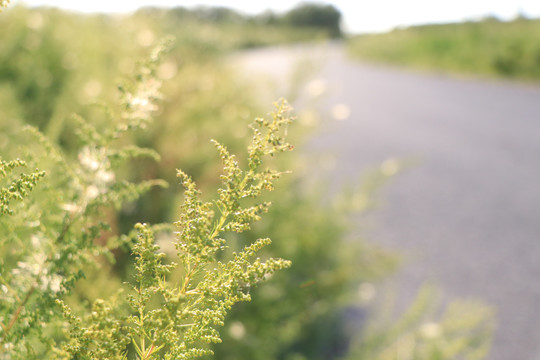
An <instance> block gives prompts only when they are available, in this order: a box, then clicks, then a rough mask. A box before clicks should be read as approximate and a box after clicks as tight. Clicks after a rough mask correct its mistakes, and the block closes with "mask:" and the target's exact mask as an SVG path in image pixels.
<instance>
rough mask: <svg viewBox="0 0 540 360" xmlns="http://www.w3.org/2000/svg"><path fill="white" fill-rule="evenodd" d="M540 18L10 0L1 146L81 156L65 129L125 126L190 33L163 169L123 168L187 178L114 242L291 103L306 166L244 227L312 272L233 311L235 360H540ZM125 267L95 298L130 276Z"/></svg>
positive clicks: (127, 218)
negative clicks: (36, 135)
mask: <svg viewBox="0 0 540 360" xmlns="http://www.w3.org/2000/svg"><path fill="white" fill-rule="evenodd" d="M539 17H540V3H538V2H537V1H503V0H499V1H467V2H466V1H454V2H452V3H447V4H440V3H437V2H429V1H422V0H417V1H408V2H399V1H390V0H389V1H379V2H376V3H375V2H352V1H344V0H343V1H338V0H336V1H333V2H325V3H299V4H291V2H289V1H273V2H272V4H264V3H262V2H254V1H252V2H243V1H229V2H227V1H220V2H218V1H215V2H212V1H208V2H204V3H203V2H199V1H183V2H180V1H153V2H152V3H151V4H150V3H145V2H143V1H131V2H129V4H128V3H127V2H110V1H109V2H104V1H103V2H102V1H91V2H74V1H60V0H58V1H52V0H51V1H37V0H36V1H25V2H22V1H12V3H11V5H10V7H9V8H8V9H6V10H5V11H4V13H3V14H2V16H1V17H0V34H2V40H1V41H0V154H7V153H9V152H10V151H12V149H11V146H12V144H10V142H9V138H10V134H11V133H12V132H13V131H15V129H17V128H18V127H20V126H22V125H24V124H31V125H34V126H37V127H38V128H39V129H40V130H42V131H43V132H44V133H45V134H46V135H47V136H48V137H49V138H50V139H52V140H53V141H55V142H57V143H58V144H60V145H61V146H62V147H63V148H64V149H65V151H66V152H67V153H70V152H71V153H73V154H76V151H75V147H76V144H75V143H74V141H73V136H72V135H73V131H74V129H73V125H72V124H71V123H69V122H68V121H66V118H67V117H68V116H69V115H70V114H72V113H74V112H75V113H78V114H80V115H82V116H84V117H85V118H87V119H89V120H90V121H92V122H93V123H94V124H98V126H99V124H104V123H106V122H107V121H111V120H110V119H103V118H102V114H100V113H99V112H97V111H96V110H95V104H96V103H99V102H103V103H107V102H109V101H114V100H111V99H115V98H117V97H118V96H117V90H116V85H117V84H118V83H120V82H122V80H123V79H124V78H125V77H126V76H128V75H129V74H131V73H133V72H134V70H135V67H136V66H137V59H140V58H144V57H145V56H146V55H147V54H148V53H149V51H150V49H151V48H152V47H153V46H154V45H156V44H157V43H158V42H159V40H160V39H161V38H163V37H164V36H166V35H169V34H172V35H174V37H175V39H176V40H175V45H174V49H173V51H172V52H171V53H170V54H169V55H168V57H167V58H166V60H165V61H164V62H163V64H162V65H160V67H159V69H158V76H159V77H160V79H161V80H163V81H164V88H163V100H162V103H161V107H160V110H159V111H158V113H157V115H156V119H155V123H154V124H153V125H152V126H151V127H149V128H148V131H147V132H145V133H144V134H142V135H139V136H137V137H134V138H133V139H131V141H133V143H137V144H140V145H144V146H148V147H152V148H155V149H156V150H157V151H158V152H159V153H160V155H161V157H162V159H161V161H160V162H159V163H154V162H151V161H143V160H141V161H138V162H137V163H134V164H132V166H130V167H129V168H126V169H125V172H126V174H125V176H126V177H128V178H130V179H133V180H137V179H150V178H162V179H165V180H167V181H168V182H169V184H170V187H169V188H168V189H155V190H153V191H152V192H151V193H150V194H149V195H148V196H145V197H144V198H142V199H141V200H140V201H138V202H137V203H135V204H128V205H125V206H124V207H123V208H122V209H121V210H119V211H118V213H116V214H112V215H111V218H112V219H113V221H114V224H115V226H114V229H115V232H117V233H126V232H129V231H130V229H131V228H132V226H133V224H134V223H135V222H137V221H144V222H150V223H160V222H165V221H174V220H175V216H176V213H175V212H176V209H177V207H178V203H179V201H180V199H181V197H180V195H179V194H181V191H180V186H179V185H178V184H177V180H176V179H175V174H176V171H175V169H176V168H181V169H183V170H184V171H185V172H187V173H188V174H191V175H192V176H193V177H194V179H195V180H196V181H197V183H198V184H199V185H200V186H201V187H202V188H203V191H210V190H211V189H213V188H215V186H216V181H217V178H218V177H217V175H218V174H219V164H218V163H217V162H216V161H215V160H216V156H215V151H214V148H213V146H212V145H211V144H210V143H209V139H212V138H215V139H218V140H219V141H221V142H223V143H224V144H226V145H227V146H228V147H229V148H230V150H231V151H233V152H235V151H236V150H239V149H242V148H243V147H244V145H245V140H246V139H245V137H246V136H247V130H244V129H246V124H248V123H249V122H251V120H252V119H253V118H254V117H255V116H260V115H261V114H265V113H267V112H268V111H270V110H271V103H272V101H274V100H276V99H277V98H279V97H284V98H287V99H288V100H289V102H290V103H292V104H293V105H294V107H295V112H296V115H297V116H298V121H297V122H296V125H294V126H293V127H292V129H291V136H292V138H293V142H294V143H295V144H297V151H296V152H295V154H294V155H293V156H292V157H289V158H287V159H285V160H284V161H283V167H285V168H290V169H292V170H293V174H292V175H290V176H289V177H287V178H286V179H284V180H282V181H281V183H280V184H279V186H278V189H277V190H276V193H275V194H272V197H273V199H274V200H273V203H274V205H273V207H272V210H271V212H270V213H269V214H268V216H267V218H266V219H265V220H264V221H263V222H261V223H260V224H258V226H257V227H255V228H254V229H253V231H252V232H251V233H246V234H241V236H247V237H250V238H251V237H255V236H257V234H261V236H263V235H264V237H267V236H269V237H271V238H272V239H273V240H274V244H273V247H272V249H270V250H269V251H270V252H271V253H272V254H273V255H277V256H281V257H284V258H287V259H291V260H292V261H293V266H292V268H291V269H290V270H288V271H283V272H282V273H280V274H277V275H275V276H274V277H273V278H272V279H271V280H270V281H269V282H267V283H266V284H265V285H262V286H261V287H260V288H258V289H257V290H256V291H255V293H254V295H253V301H252V302H251V303H246V304H239V305H238V306H237V307H236V308H235V309H234V310H233V312H232V314H231V315H230V319H229V321H228V323H227V325H226V326H225V328H224V329H223V338H224V342H223V344H219V345H216V347H215V351H216V358H218V359H239V358H244V359H261V360H262V359H291V360H292V359H295V360H299V359H481V358H485V359H495V360H504V359H540V348H539V347H538V345H537V344H538V339H539V338H540V324H539V321H538V320H537V319H536V314H537V313H539V312H540V286H539V284H538V281H537V277H538V274H540V261H539V259H540V245H539V244H538V235H539V234H540V218H539V217H540V190H539V189H538V184H540V166H539V164H538V161H539V159H540V121H538V114H540V86H539V85H538V84H539V81H540V42H539V41H538V39H539V38H540V19H538V18H539ZM160 241H161V242H162V245H163V248H164V249H165V248H166V242H167V239H161V240H160ZM116 255H117V263H116V264H115V265H114V266H110V267H109V268H106V269H105V270H103V271H101V272H99V273H96V274H94V277H93V280H92V283H93V284H94V286H88V283H84V282H81V284H80V286H79V287H78V289H77V292H78V293H77V296H78V299H79V300H80V301H81V302H84V301H88V300H91V299H94V298H96V297H102V296H106V294H107V293H108V292H111V293H112V291H113V289H115V288H116V287H117V286H118V284H119V283H121V282H122V281H124V279H125V277H126V276H128V275H127V270H126V268H127V267H128V265H129V263H130V260H129V256H128V254H126V253H122V251H118V253H117V254H116ZM96 284H99V285H100V286H96Z"/></svg>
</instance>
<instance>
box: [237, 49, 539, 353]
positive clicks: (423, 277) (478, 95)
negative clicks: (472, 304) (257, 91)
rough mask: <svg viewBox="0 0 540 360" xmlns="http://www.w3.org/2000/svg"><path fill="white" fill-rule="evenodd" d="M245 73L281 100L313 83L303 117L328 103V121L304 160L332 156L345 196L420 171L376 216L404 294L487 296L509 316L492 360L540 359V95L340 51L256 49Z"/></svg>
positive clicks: (375, 233)
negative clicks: (372, 178)
mask: <svg viewBox="0 0 540 360" xmlns="http://www.w3.org/2000/svg"><path fill="white" fill-rule="evenodd" d="M237 64H241V71H242V72H243V73H244V74H246V75H247V76H249V77H251V78H253V79H255V78H256V77H255V75H256V74H257V76H258V75H260V74H266V75H267V79H270V80H269V81H270V82H268V83H264V82H262V83H263V84H267V86H263V87H265V88H266V90H267V93H268V94H267V95H268V96H272V93H273V94H279V93H284V92H287V91H290V90H291V86H290V85H289V83H288V81H289V80H290V79H291V77H296V78H299V77H300V78H301V77H303V78H304V80H306V83H305V84H306V86H304V87H302V88H301V90H302V91H301V92H300V93H299V94H300V96H299V97H298V98H297V99H296V101H295V103H296V105H297V108H298V111H299V112H300V111H301V110H302V108H303V107H307V106H308V104H313V103H317V104H318V106H319V110H320V113H321V114H322V118H321V123H320V129H321V131H319V132H318V133H316V134H314V135H313V136H312V138H311V139H310V141H309V142H308V143H307V144H306V146H305V147H304V149H303V151H305V152H307V153H313V154H326V159H327V160H326V161H325V162H324V166H323V164H322V163H320V164H319V163H317V164H313V166H314V171H316V170H317V167H320V168H323V167H324V168H326V169H328V168H329V167H330V168H331V171H330V172H327V174H329V175H328V176H330V180H331V181H330V183H331V186H333V187H334V188H339V187H340V186H342V185H344V184H347V183H350V182H353V181H356V180H357V179H358V177H359V176H360V175H361V174H363V173H364V172H365V171H366V169H368V168H370V167H373V166H375V165H378V164H380V163H382V162H384V161H385V160H387V159H406V160H413V162H414V165H412V166H410V167H408V168H407V169H406V170H405V171H403V172H401V173H400V174H399V175H397V176H396V177H395V179H393V181H392V182H391V183H390V184H388V185H387V186H386V187H385V188H384V189H383V191H382V194H381V203H382V206H381V207H380V208H378V209H377V210H376V211H375V212H374V213H373V215H372V216H371V218H370V221H372V225H371V226H370V230H369V233H370V234H369V238H370V241H372V242H377V243H379V244H381V245H383V246H385V247H387V248H391V249H396V250H398V251H399V252H401V253H402V254H404V257H405V259H406V262H405V265H404V266H403V267H402V269H401V270H400V272H399V274H398V275H397V276H396V278H395V281H396V284H397V288H398V290H397V291H398V293H401V294H402V296H403V298H404V299H410V298H411V297H412V296H413V295H412V294H414V292H415V291H416V290H418V288H419V287H420V285H421V284H422V283H423V282H425V281H433V282H435V283H437V284H438V285H439V287H440V288H442V289H443V291H444V294H445V296H446V298H448V299H457V298H474V299H480V300H482V301H484V302H486V303H488V304H490V305H492V306H494V307H495V308H496V311H497V322H498V329H497V331H496V334H495V339H494V343H493V347H492V351H491V353H490V356H489V357H488V358H489V359H494V360H509V359H511V360H519V359H533V360H536V359H540V86H534V85H530V84H516V83H509V82H503V81H492V80H478V79H460V78H452V77H449V76H445V75H439V74H422V73H414V72H407V71H404V70H397V69H393V68H388V67H384V66H377V65H368V64H362V63H359V62H355V61H351V60H349V59H348V58H347V57H346V55H345V54H344V50H343V48H342V47H341V46H340V45H336V44H330V45H325V46H318V47H302V46H297V47H291V48H272V49H265V50H256V51H253V52H249V53H246V54H243V55H242V56H241V61H240V60H238V61H237ZM268 75H269V76H268ZM257 78H258V77H257ZM258 79H260V78H258ZM258 81H262V80H258ZM270 84H273V85H274V87H271V86H270ZM268 89H272V90H268ZM317 99H318V100H317ZM315 100H316V101H315ZM329 191H332V190H329Z"/></svg>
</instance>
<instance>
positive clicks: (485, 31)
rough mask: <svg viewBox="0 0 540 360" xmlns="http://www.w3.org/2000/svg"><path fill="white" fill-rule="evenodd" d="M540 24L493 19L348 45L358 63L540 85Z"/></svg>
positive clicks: (408, 30) (360, 38)
mask: <svg viewBox="0 0 540 360" xmlns="http://www.w3.org/2000/svg"><path fill="white" fill-rule="evenodd" d="M539 36H540V20H529V19H524V18H520V19H517V20H514V21H511V22H500V21H497V20H494V19H489V20H484V21H480V22H466V23H460V24H446V25H428V26H418V27H410V28H405V29H396V30H393V31H391V32H389V33H386V34H378V35H358V36H356V37H354V38H352V39H351V40H350V41H349V50H350V52H351V54H352V55H353V56H354V57H357V58H360V59H364V60H370V61H379V62H385V63H390V64H396V65H406V66H412V67H416V68H421V69H430V70H442V71H449V72H456V73H464V74H469V75H475V74H478V75H491V76H493V75H495V76H503V77H512V78H518V79H524V80H538V79H540V46H539V45H538V41H537V39H538V37H539Z"/></svg>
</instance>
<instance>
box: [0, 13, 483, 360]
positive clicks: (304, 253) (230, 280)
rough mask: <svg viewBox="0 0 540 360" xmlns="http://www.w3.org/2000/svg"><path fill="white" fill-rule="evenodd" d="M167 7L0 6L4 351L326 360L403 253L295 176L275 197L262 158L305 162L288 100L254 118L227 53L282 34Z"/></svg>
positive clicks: (0, 332) (18, 355) (21, 355)
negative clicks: (387, 247)
mask: <svg viewBox="0 0 540 360" xmlns="http://www.w3.org/2000/svg"><path fill="white" fill-rule="evenodd" d="M172 14H173V13H168V14H167V13H163V12H160V11H157V12H156V11H154V10H152V9H147V10H145V11H140V12H138V13H137V14H135V15H133V16H129V17H120V18H116V17H108V16H102V15H96V16H82V15H75V14H66V13H63V12H60V11H56V10H51V9H34V10H29V9H26V8H24V7H21V6H19V7H14V8H12V9H10V10H9V11H8V12H6V13H4V14H2V16H1V17H0V32H1V33H5V34H9V36H5V37H4V38H3V39H2V42H0V60H1V61H0V154H1V156H2V159H1V161H2V163H1V164H2V165H1V166H2V172H0V175H1V176H0V189H2V193H1V194H2V195H1V196H2V197H1V203H0V204H1V205H2V211H3V212H6V214H2V215H0V233H1V234H2V237H1V238H0V254H1V255H2V256H1V257H0V275H1V277H0V281H1V282H0V294H1V295H2V296H0V324H2V325H1V326H0V337H1V338H0V339H1V342H2V346H1V347H0V351H1V352H3V353H2V354H1V355H0V357H7V356H10V358H12V359H33V358H38V357H40V358H78V359H96V358H109V359H123V358H125V357H126V356H127V357H128V358H136V357H138V358H167V357H166V354H168V355H167V356H168V357H169V358H190V357H191V358H193V357H195V356H199V355H202V354H208V353H209V352H210V351H214V352H215V353H216V355H215V357H216V358H219V359H238V358H247V359H254V360H256V359H259V360H262V359H265V360H266V359H268V360H271V359H310V360H315V359H329V358H332V357H336V356H337V354H336V353H335V351H334V350H335V346H336V344H343V342H344V341H345V342H346V341H348V340H347V339H350V338H351V337H355V336H356V335H355V334H351V333H348V332H347V331H345V330H346V329H345V328H344V325H343V321H342V318H343V312H344V309H346V308H350V307H356V306H360V304H358V298H357V296H356V294H357V289H358V286H359V285H360V283H364V282H367V283H373V282H375V281H377V280H378V279H380V278H381V277H383V276H384V275H386V274H387V273H388V271H389V270H391V269H392V268H393V267H394V266H395V258H394V257H393V256H390V255H388V254H387V253H386V252H384V251H382V250H380V249H378V248H377V247H375V246H371V245H368V244H366V243H365V242H364V241H363V240H362V239H360V238H355V239H354V240H355V241H354V242H353V241H346V239H347V238H350V234H349V231H350V229H351V227H350V221H349V216H350V214H349V212H348V211H345V208H346V207H339V208H336V207H334V206H332V205H330V204H329V203H328V202H326V201H324V200H323V199H324V194H323V192H322V191H317V190H315V189H313V188H310V187H308V186H306V183H307V181H305V179H301V178H299V177H298V175H288V176H285V177H284V178H283V179H281V180H280V186H279V187H277V188H276V190H275V192H274V193H273V196H272V197H273V198H274V199H277V201H275V204H274V205H273V206H272V207H270V206H269V202H270V198H269V197H268V194H266V195H263V191H262V190H266V189H271V188H273V186H272V182H273V181H274V180H275V178H277V176H278V175H279V173H276V172H272V171H267V169H266V168H265V167H263V165H262V164H261V161H262V160H263V159H264V161H267V160H268V158H269V157H270V158H271V160H272V167H270V168H271V169H272V168H291V167H293V168H294V167H295V165H294V161H291V158H288V159H287V161H286V163H287V164H291V166H290V165H287V166H285V165H284V162H283V158H284V157H287V156H288V155H286V154H281V156H279V157H278V156H277V155H278V154H277V152H280V151H282V150H288V149H289V148H290V147H289V145H288V144H286V142H285V140H284V139H283V136H284V133H285V131H284V127H285V125H286V123H287V122H288V119H289V118H288V116H287V109H288V107H287V106H286V104H285V103H280V104H278V108H277V109H276V110H275V112H274V113H273V114H268V116H267V117H265V118H261V119H258V120H256V122H255V123H254V124H253V127H252V129H251V130H250V129H249V128H248V127H247V126H246V125H247V122H248V121H249V119H251V118H253V117H254V114H257V113H260V107H258V106H257V105H256V100H255V98H254V94H253V92H252V91H251V90H250V88H248V87H247V86H246V85H245V84H242V83H240V82H239V81H238V79H236V78H235V77H234V76H233V75H232V74H231V73H229V72H228V71H227V70H226V67H225V66H224V65H223V64H222V62H221V59H222V55H226V50H227V49H231V48H233V47H237V46H242V45H241V44H242V43H243V42H244V40H243V39H248V40H247V41H248V42H256V43H271V42H274V41H278V37H275V36H276V34H275V32H274V31H270V30H269V31H270V32H271V35H268V33H267V32H265V31H260V29H262V28H261V27H260V25H257V24H251V25H249V24H245V25H246V26H247V25H249V26H247V27H246V28H244V30H242V27H241V26H239V25H238V24H234V23H221V24H217V25H216V24H212V23H211V22H200V21H198V20H196V19H191V20H190V19H186V18H181V17H180V18H178V17H175V16H172ZM245 29H248V30H249V31H245ZM253 29H258V30H257V32H255V31H254V30H253ZM271 29H273V28H271ZM252 30H253V31H252ZM165 33H172V34H174V35H175V37H176V40H175V42H174V46H173V48H172V49H171V51H170V53H168V54H167V55H166V56H165V53H164V50H165V49H166V48H167V46H168V45H167V44H166V43H167V41H165V43H161V45H160V43H159V39H161V38H163V36H164V35H165ZM282 35H283V37H285V35H284V33H282ZM307 35H308V34H307V33H305V34H304V35H303V36H307ZM259 36H260V38H259ZM280 36H281V35H280ZM253 37H255V38H256V39H253ZM282 39H283V38H282ZM168 43H169V45H170V41H169V42H168ZM153 47H155V48H156V50H155V51H153V52H151V54H150V58H149V60H147V61H143V62H140V61H137V60H136V59H137V58H140V57H142V55H145V54H147V53H149V52H150V50H149V49H151V48H153ZM145 57H146V55H145ZM117 83H120V84H122V85H121V86H120V87H119V88H120V92H118V91H117V90H116V89H117V86H116V85H117ZM157 102H160V104H159V106H158V104H157ZM73 113H76V114H77V115H73ZM29 125H30V126H29ZM303 130H304V129H296V130H295V129H294V128H293V129H290V131H289V132H290V133H291V134H289V135H294V132H297V133H298V132H302V131H303ZM250 137H251V138H252V143H251V145H250V144H247V143H246V142H247V141H248V140H249V138H250ZM210 138H216V139H220V143H214V146H212V144H211V143H210V142H209V141H208V140H209V139H210ZM216 148H217V150H218V154H219V156H220V157H221V158H222V160H223V164H222V165H221V166H220V165H219V163H218V162H217V161H215V159H216ZM246 148H247V149H248V151H247V152H246V151H245V149H246ZM232 154H237V155H236V156H233V155H232ZM272 155H276V156H272ZM276 157H277V158H278V161H277V162H275V160H274V158H276ZM19 158H20V159H24V160H25V164H26V165H25V166H26V169H32V170H28V171H24V172H21V169H23V167H22V165H23V163H22V162H21V161H19V160H13V159H19ZM279 158H281V160H279ZM11 160H13V161H11ZM265 164H267V162H265ZM176 168H182V169H183V172H181V173H178V175H180V180H179V179H178V177H177V176H176V175H177V173H176V172H175V171H174V169H176ZM34 169H39V170H34ZM186 174H189V175H190V176H187V175H186ZM43 175H45V176H43ZM156 179H164V180H166V181H163V180H156ZM195 181H196V183H197V186H195ZM34 183H35V184H34ZM30 190H31V192H30ZM182 194H183V195H182ZM209 194H215V196H214V197H211V196H209ZM360 195H361V196H360V197H361V198H366V197H368V198H369V196H370V195H372V194H371V193H369V194H360ZM21 197H22V199H21ZM352 198H357V197H351V199H352ZM179 203H181V204H183V205H182V206H177V205H178V204H179ZM266 210H268V213H266V214H265V216H264V217H263V216H262V215H263V214H264V213H265V212H266ZM7 213H11V215H8V214H7ZM259 217H263V218H262V219H261V220H260V221H258V220H259ZM255 220H257V222H256V223H253V221H255ZM175 221H177V223H176V227H175V225H171V223H172V222H175ZM137 222H140V223H143V222H144V223H147V224H152V225H137V226H136V229H134V224H135V223H137ZM268 237H271V238H273V239H275V240H276V241H275V242H273V243H271V244H270V242H269V240H267V238H268ZM256 239H262V240H256ZM161 252H163V254H162V253H161ZM164 254H165V255H164ZM281 256H283V257H284V258H286V259H289V260H292V265H291V268H290V269H288V270H286V271H280V272H278V273H276V274H275V275H272V272H273V271H274V270H276V269H279V268H283V267H285V266H288V265H289V263H288V262H285V261H282V260H278V259H277V258H279V257H281ZM257 257H260V260H258V258H257ZM273 259H276V260H273ZM270 276H271V277H272V278H271V281H269V282H268V286H265V285H261V286H260V287H258V288H257V289H254V288H253V286H252V285H253V284H254V283H255V282H258V281H259V280H261V279H262V278H268V277H270ZM85 277H86V279H85ZM248 292H249V293H252V294H253V301H251V302H242V303H241V304H238V305H237V306H235V307H233V308H232V309H231V313H230V314H229V315H228V317H227V318H225V313H226V312H228V311H229V307H230V306H231V305H232V304H233V303H235V302H237V301H242V300H247V299H248V298H249V296H248ZM222 322H225V323H226V325H225V328H224V330H225V331H223V332H222V333H221V334H219V335H218V333H217V329H218V328H219V326H220V325H221V324H222ZM218 338H221V339H223V340H224V343H223V344H211V345H210V344H208V342H213V341H218ZM314 344H317V346H314ZM473 347H474V346H473ZM343 351H346V346H345V348H344V350H343ZM7 354H9V355H7ZM342 355H343V353H342Z"/></svg>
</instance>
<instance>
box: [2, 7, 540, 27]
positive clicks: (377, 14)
mask: <svg viewBox="0 0 540 360" xmlns="http://www.w3.org/2000/svg"><path fill="white" fill-rule="evenodd" d="M19 2H24V3H26V4H28V5H50V6H57V7H62V8H65V9H71V10H78V11H84V12H127V11H131V10H135V9H137V8H138V7H141V6H145V5H149V4H151V5H154V6H179V5H181V6H188V7H190V6H195V5H219V6H227V7H231V8H233V9H236V10H239V11H242V12H244V13H248V14H257V13H260V12H262V11H264V10H266V9H272V10H275V11H278V12H281V11H287V10H289V9H290V8H291V7H292V6H294V4H296V3H298V2H299V1H294V0H293V1H291V0H273V1H271V2H265V1H257V0H184V1H181V0H128V1H122V0H12V3H13V4H12V5H15V4H16V3H19ZM319 2H320V3H325V4H333V5H334V6H336V8H338V9H339V10H340V11H341V13H342V14H343V20H344V24H345V28H346V29H347V30H349V31H351V32H355V33H357V32H378V31H386V30H390V29H392V28H394V27H396V26H403V25H413V24H425V23H436V22H454V21H461V20H471V19H478V18H481V17H484V16H486V15H494V16H497V17H499V18H502V19H505V20H506V19H507V20H509V19H512V18H514V17H515V16H516V15H517V14H519V13H523V14H525V15H527V16H530V17H540V0H445V1H442V0H369V1H368V0H331V1H322V2H321V1H319Z"/></svg>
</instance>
